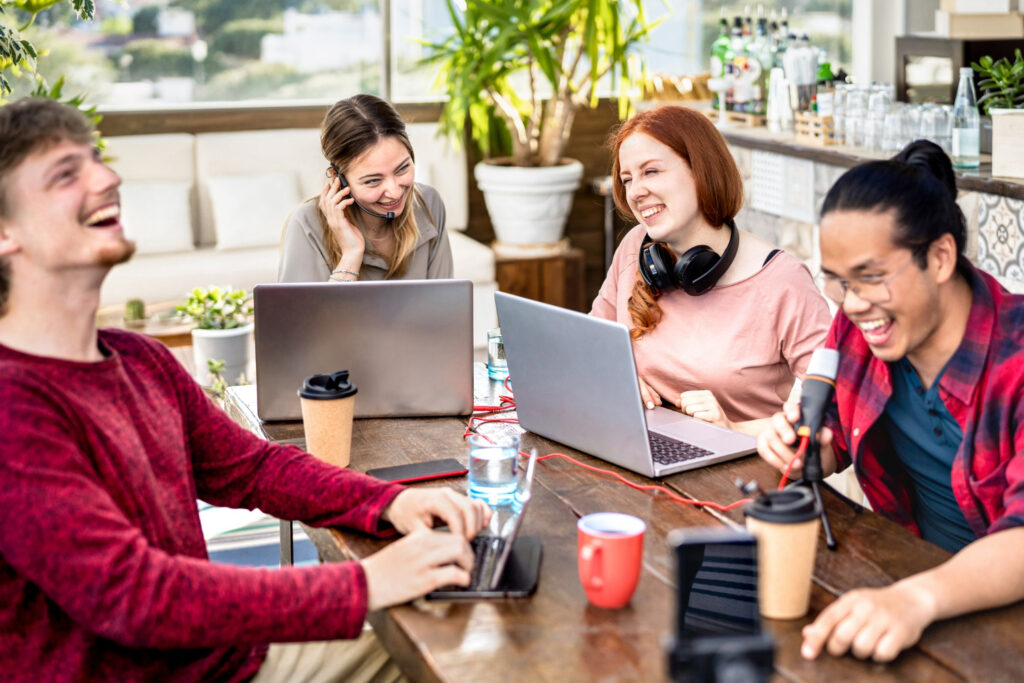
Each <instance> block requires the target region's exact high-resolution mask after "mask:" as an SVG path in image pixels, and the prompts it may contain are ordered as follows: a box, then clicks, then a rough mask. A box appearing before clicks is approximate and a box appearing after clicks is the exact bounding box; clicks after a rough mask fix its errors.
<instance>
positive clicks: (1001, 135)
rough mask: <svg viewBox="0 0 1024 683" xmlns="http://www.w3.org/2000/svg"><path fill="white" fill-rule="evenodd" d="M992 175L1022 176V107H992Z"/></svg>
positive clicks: (1023, 136)
mask: <svg viewBox="0 0 1024 683" xmlns="http://www.w3.org/2000/svg"><path fill="white" fill-rule="evenodd" d="M990 113H991V114H992V175H994V176H1006V177H1010V178H1024V109H993V110H992V111H991V112H990Z"/></svg>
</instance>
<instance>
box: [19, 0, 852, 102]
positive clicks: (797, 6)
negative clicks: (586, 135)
mask: <svg viewBox="0 0 1024 683" xmlns="http://www.w3.org/2000/svg"><path fill="white" fill-rule="evenodd" d="M852 1H853V0H769V1H768V2H764V3H761V5H760V6H763V7H764V12H765V15H766V16H767V15H768V14H769V13H770V12H771V11H775V12H776V13H778V12H780V11H781V10H782V9H783V8H785V9H786V10H787V12H788V15H789V27H790V31H791V32H792V33H795V34H796V35H798V36H799V35H800V34H801V33H807V34H808V36H809V37H810V40H811V43H812V44H814V45H817V46H819V47H821V48H823V49H824V50H825V52H826V54H827V56H828V59H829V61H831V62H832V65H833V71H836V70H837V64H838V65H842V66H845V67H847V69H848V68H849V64H850V52H851V45H850V34H851V33H852V31H851V26H850V23H851V6H852ZM748 6H749V7H750V8H751V11H752V12H753V14H754V19H755V22H756V17H757V12H758V7H759V5H757V4H756V3H751V4H749V5H748V4H735V5H728V4H727V5H725V7H726V9H727V15H728V18H729V23H730V25H731V23H732V18H733V16H734V15H735V16H742V15H743V12H744V9H745V8H746V7H748ZM645 7H646V11H647V18H648V19H659V18H662V23H661V25H660V26H658V28H656V29H655V30H654V32H653V33H652V35H651V41H650V42H649V43H648V44H645V45H642V46H641V47H640V50H639V52H640V53H641V54H643V55H644V57H645V59H646V62H647V67H648V70H649V71H650V72H651V73H664V74H671V75H676V76H681V75H695V74H699V73H701V72H705V71H707V70H708V65H709V62H710V50H711V44H712V42H713V41H714V39H715V38H716V37H717V36H718V19H719V9H720V8H721V7H722V5H721V4H719V3H709V2H704V1H703V0H673V1H672V2H668V3H666V2H664V0H646V1H645ZM12 12H13V10H12ZM8 21H11V19H10V18H9V19H8ZM388 21H390V32H389V36H390V64H391V68H390V79H389V81H387V82H386V81H384V80H383V79H382V78H381V73H382V62H383V55H384V50H385V49H386V45H385V41H384V30H385V26H386V25H387V24H388ZM12 23H13V22H12ZM450 26H451V20H450V18H449V16H448V10H447V7H446V3H445V0H400V1H396V0H133V1H132V2H130V3H128V2H123V1H118V0H97V2H96V18H95V19H94V20H93V21H91V22H83V21H79V20H77V19H76V18H75V17H74V16H73V15H72V13H71V11H70V5H69V3H66V2H65V3H60V4H59V5H57V6H56V7H54V8H53V9H51V10H47V11H46V12H44V13H42V14H40V16H39V17H38V18H37V20H36V22H35V24H34V25H33V26H32V27H31V28H30V29H28V31H27V34H28V35H29V36H30V38H31V40H32V41H33V42H34V43H35V44H36V45H37V47H40V48H42V49H45V50H48V51H49V53H48V54H47V55H45V56H44V57H43V58H42V59H41V60H40V70H41V71H42V73H43V74H44V75H45V76H46V77H47V79H48V80H49V81H50V82H51V83H52V82H53V81H54V80H55V79H56V77H57V76H59V75H61V74H64V75H65V76H66V79H67V82H68V83H67V86H66V87H65V93H68V94H78V93H85V94H86V95H87V97H88V100H89V102H91V103H98V104H115V105H126V106H139V105H142V106H145V105H153V106H162V105H168V104H173V103H190V102H224V101H227V102H239V101H260V100H264V101H266V100H269V101H275V102H281V101H288V100H292V101H295V100H306V101H308V100H317V101H323V102H329V101H335V100H337V99H339V98H342V97H347V96H349V95H352V94H354V93H357V92H369V93H374V94H379V95H383V96H388V95H390V97H391V99H392V100H394V101H417V100H437V99H438V98H440V95H439V94H438V92H437V91H436V90H435V89H434V88H433V83H434V73H433V72H432V71H431V69H430V68H423V67H419V66H418V65H417V62H418V60H419V59H420V57H421V56H422V54H423V52H422V51H423V48H422V45H421V41H422V40H424V39H426V40H438V39H441V38H443V36H444V35H445V33H446V31H448V30H450ZM31 87H32V83H31V82H30V81H29V80H28V79H27V78H22V79H20V82H19V83H18V84H17V89H16V94H25V93H27V92H28V91H29V90H30V89H31ZM388 88H390V93H389V92H386V90H387V89H388ZM605 94H610V86H609V87H607V88H605Z"/></svg>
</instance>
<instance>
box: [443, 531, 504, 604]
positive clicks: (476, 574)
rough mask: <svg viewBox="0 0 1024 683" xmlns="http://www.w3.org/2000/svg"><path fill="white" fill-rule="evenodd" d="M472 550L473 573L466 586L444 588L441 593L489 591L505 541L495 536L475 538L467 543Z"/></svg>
mask: <svg viewBox="0 0 1024 683" xmlns="http://www.w3.org/2000/svg"><path fill="white" fill-rule="evenodd" d="M469 546H470V547H471V548H472V549H473V556H474V557H473V571H472V572H471V573H470V575H469V585H468V586H454V585H453V586H444V587H443V588H441V589H439V590H442V591H471V592H480V591H489V590H490V589H491V578H492V577H493V576H494V564H495V562H497V561H498V556H499V555H501V549H502V548H504V547H505V539H503V538H499V537H497V536H476V537H474V538H473V540H472V541H470V542H469Z"/></svg>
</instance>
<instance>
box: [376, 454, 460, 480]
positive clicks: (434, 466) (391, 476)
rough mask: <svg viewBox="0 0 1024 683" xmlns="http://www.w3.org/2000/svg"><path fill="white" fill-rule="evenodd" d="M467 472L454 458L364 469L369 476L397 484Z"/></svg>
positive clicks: (442, 477) (455, 475)
mask: <svg viewBox="0 0 1024 683" xmlns="http://www.w3.org/2000/svg"><path fill="white" fill-rule="evenodd" d="M467 472H468V470H467V469H466V466H465V465H463V464H462V463H460V462H459V461H458V460H456V459H455V458H445V459H443V460H426V461H424V462H414V463H410V464H408V465H395V466H393V467H376V468H374V469H371V470H367V471H366V473H367V474H368V475H370V476H371V477H375V478H377V479H382V480H384V481H392V482H395V483H399V484H401V483H408V482H414V481H429V480H431V479H444V478H445V477H460V476H462V475H464V474H466V473H467Z"/></svg>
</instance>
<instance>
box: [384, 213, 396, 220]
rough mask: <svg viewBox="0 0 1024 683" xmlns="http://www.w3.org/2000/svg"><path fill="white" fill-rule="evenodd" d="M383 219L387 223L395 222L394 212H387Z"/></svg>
mask: <svg viewBox="0 0 1024 683" xmlns="http://www.w3.org/2000/svg"><path fill="white" fill-rule="evenodd" d="M384 218H386V219H387V220H389V221H393V220H395V212H394V211H388V212H387V213H386V214H384Z"/></svg>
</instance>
